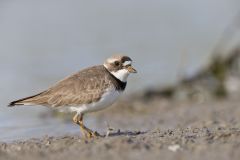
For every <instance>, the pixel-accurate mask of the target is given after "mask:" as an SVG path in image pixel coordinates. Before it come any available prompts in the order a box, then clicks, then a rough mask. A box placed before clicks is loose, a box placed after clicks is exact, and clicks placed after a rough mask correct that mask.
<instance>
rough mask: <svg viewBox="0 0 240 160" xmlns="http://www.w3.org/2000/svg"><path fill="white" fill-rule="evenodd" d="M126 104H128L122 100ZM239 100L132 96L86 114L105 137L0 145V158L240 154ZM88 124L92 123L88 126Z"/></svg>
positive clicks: (215, 158)
mask: <svg viewBox="0 0 240 160" xmlns="http://www.w3.org/2000/svg"><path fill="white" fill-rule="evenodd" d="M125 102H127V103H125ZM239 103H240V100H238V99H226V100H212V101H209V102H205V103H196V102H191V101H185V102H179V101H173V100H166V99H157V98H155V99H149V100H139V99H135V100H131V101H122V102H119V103H117V104H115V106H114V107H112V108H111V109H108V110H105V111H102V112H99V113H97V114H93V115H90V116H89V117H91V116H94V117H96V118H97V119H98V121H97V122H98V123H97V125H98V126H99V128H101V127H102V128H103V132H102V134H104V133H106V132H104V130H106V125H105V124H104V122H105V121H108V122H109V124H110V125H111V127H114V128H115V130H114V131H112V133H111V134H110V135H109V136H108V137H104V138H98V139H93V140H88V141H86V140H84V139H82V138H81V137H80V136H79V135H67V136H62V137H47V136H45V137H43V138H41V139H29V140H26V141H18V142H11V143H0V159H18V160H21V159H24V160H30V159H34V160H38V159H43V158H44V159H58V160H63V159H68V160H71V159H88V160H91V159H116V160H117V159H184V160H185V159H191V160H200V159H211V160H221V159H222V160H225V159H232V160H234V159H236V160H238V159H239V157H240V106H239ZM90 127H91V126H90Z"/></svg>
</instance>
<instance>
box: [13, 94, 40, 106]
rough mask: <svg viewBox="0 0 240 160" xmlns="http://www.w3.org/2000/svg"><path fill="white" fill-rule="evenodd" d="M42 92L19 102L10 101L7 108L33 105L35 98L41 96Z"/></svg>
mask: <svg viewBox="0 0 240 160" xmlns="http://www.w3.org/2000/svg"><path fill="white" fill-rule="evenodd" d="M42 93H43V92H41V93H39V94H36V95H33V96H29V97H25V98H21V99H19V100H16V101H12V102H10V103H9V104H8V107H14V106H20V105H35V104H36V103H35V101H36V97H38V96H39V95H41V94H42Z"/></svg>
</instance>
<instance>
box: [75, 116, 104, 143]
mask: <svg viewBox="0 0 240 160" xmlns="http://www.w3.org/2000/svg"><path fill="white" fill-rule="evenodd" d="M73 122H74V123H76V124H77V125H79V126H80V130H81V132H82V134H83V135H84V136H85V138H89V139H90V138H96V137H99V136H100V134H99V133H97V132H94V131H92V130H91V129H89V128H87V127H86V126H85V125H84V124H83V115H82V114H78V113H77V114H76V115H75V116H74V117H73Z"/></svg>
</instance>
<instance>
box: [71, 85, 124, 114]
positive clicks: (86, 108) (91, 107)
mask: <svg viewBox="0 0 240 160" xmlns="http://www.w3.org/2000/svg"><path fill="white" fill-rule="evenodd" d="M120 94H121V92H119V91H117V90H115V89H114V88H111V89H108V90H107V92H105V93H104V94H103V95H102V98H101V99H100V100H99V101H98V102H94V103H91V104H84V105H81V106H74V107H70V111H72V112H77V113H79V114H80V113H87V112H95V111H99V110H102V109H104V108H107V107H109V106H110V105H112V104H113V102H114V101H116V100H117V98H118V97H119V96H120Z"/></svg>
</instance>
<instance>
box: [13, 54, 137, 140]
mask: <svg viewBox="0 0 240 160" xmlns="http://www.w3.org/2000/svg"><path fill="white" fill-rule="evenodd" d="M131 73H137V71H136V70H135V69H134V68H133V67H132V59H131V58H130V57H128V56H122V55H115V56H112V57H110V58H108V59H107V60H106V61H105V62H104V64H103V65H97V66H92V67H89V68H86V69H83V70H81V71H79V72H77V73H75V74H73V75H71V76H69V77H66V78H65V79H63V80H61V81H59V82H57V83H56V84H54V85H53V86H51V87H50V88H49V89H47V90H45V91H43V92H41V93H38V94H36V95H33V96H30V97H26V98H22V99H19V100H16V101H13V102H11V103H9V105H8V106H9V107H13V106H16V105H42V106H47V107H50V108H56V109H61V110H64V111H70V112H76V114H75V116H74V117H73V122H74V123H76V124H78V125H79V126H80V129H81V132H82V134H83V135H84V136H85V137H86V138H93V137H97V136H100V134H98V133H97V132H94V131H92V130H91V129H89V128H87V127H86V126H85V125H84V124H83V116H84V115H85V114H86V113H89V112H95V111H99V110H102V109H104V108H107V107H109V106H110V105H112V104H113V102H115V101H116V100H117V98H118V97H119V96H120V95H121V93H122V92H123V91H124V90H125V88H126V85H127V78H128V76H129V75H130V74H131Z"/></svg>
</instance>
